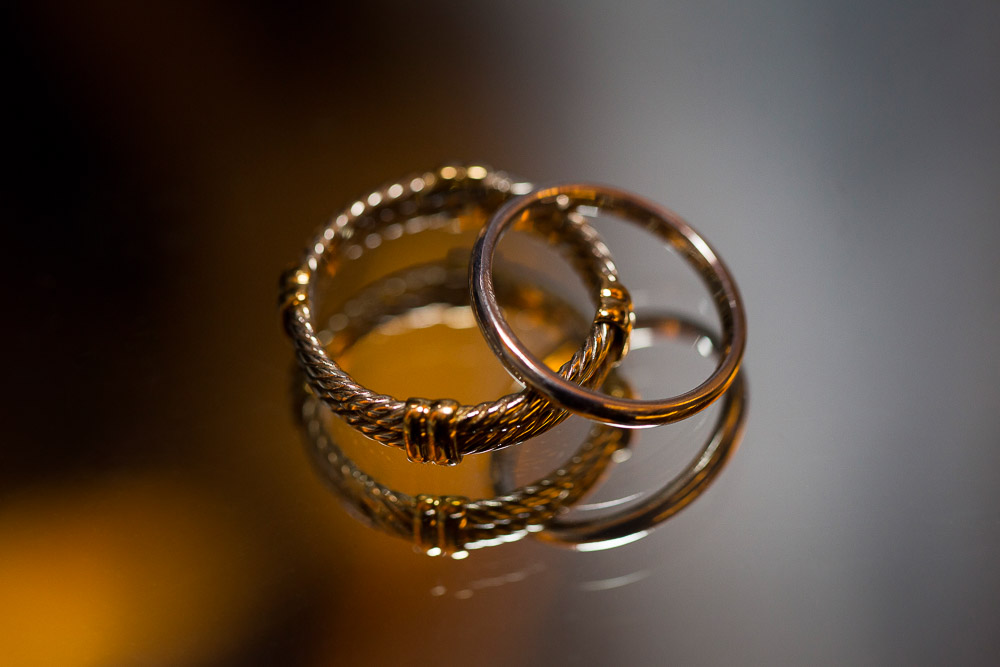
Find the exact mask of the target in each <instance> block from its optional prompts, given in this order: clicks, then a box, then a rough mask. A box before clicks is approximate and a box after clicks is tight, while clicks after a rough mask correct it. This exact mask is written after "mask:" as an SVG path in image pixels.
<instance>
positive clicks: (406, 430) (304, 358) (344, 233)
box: [279, 165, 631, 465]
mask: <svg viewBox="0 0 1000 667" xmlns="http://www.w3.org/2000/svg"><path fill="white" fill-rule="evenodd" d="M530 189H531V186H530V184H527V183H523V182H518V181H515V180H512V179H511V178H509V177H508V176H507V175H506V174H504V173H503V172H497V171H493V170H491V169H488V168H486V167H483V166H480V165H449V166H445V167H441V168H439V169H437V170H435V171H431V172H426V173H424V174H419V175H414V176H411V177H407V178H404V179H401V180H400V181H398V182H394V183H389V184H386V185H384V186H383V187H381V188H379V189H378V190H375V191H374V192H372V193H370V194H368V195H367V196H365V197H362V198H361V199H359V200H357V201H355V202H354V203H353V204H351V205H350V206H348V207H347V208H346V209H345V210H344V211H343V212H341V213H339V214H338V215H335V216H334V217H333V219H332V220H331V221H330V222H329V224H327V225H326V226H325V227H324V228H322V229H321V230H320V232H319V233H318V234H317V236H316V238H315V239H314V241H313V243H312V244H310V246H309V247H308V248H307V250H306V252H305V255H304V257H303V259H302V261H301V263H300V264H299V265H298V266H296V267H295V268H293V269H291V270H290V271H288V272H286V273H285V275H284V277H283V279H282V286H281V297H280V300H279V302H280V305H281V309H282V313H283V319H284V325H285V329H286V331H287V333H288V335H289V336H290V337H291V339H292V341H293V342H294V344H295V348H296V353H297V358H298V362H299V365H300V366H301V368H302V369H303V371H304V372H305V374H306V376H307V378H308V381H309V384H310V386H311V387H312V389H313V391H314V392H315V393H316V395H317V396H318V397H319V398H320V399H322V400H323V401H324V402H325V403H326V404H327V405H328V406H329V407H330V409H331V410H332V411H333V412H335V413H336V414H337V415H339V416H340V417H342V418H343V419H344V420H345V421H346V422H347V423H348V424H350V425H351V426H352V427H353V428H355V429H357V430H358V431H360V432H361V433H363V434H364V435H366V436H367V437H369V438H371V439H373V440H376V441H377V442H380V443H382V444H384V445H388V446H391V447H396V448H400V449H404V450H405V451H406V452H407V453H408V455H409V456H410V457H411V459H412V460H414V461H419V462H431V463H439V464H445V465H454V464H456V463H458V462H459V461H460V460H461V458H462V456H464V455H466V454H475V453H480V452H489V451H494V450H496V449H500V448H502V447H506V446H509V445H513V444H516V443H519V442H523V441H524V440H527V439H528V438H531V437H533V436H535V435H538V434H540V433H543V432H544V431H546V430H548V429H549V428H551V427H553V426H555V425H556V424H558V423H560V422H561V421H563V420H564V419H565V418H566V417H567V416H568V413H567V412H566V411H565V410H563V409H561V408H559V407H558V406H555V405H552V404H551V403H550V401H549V400H548V399H546V398H545V397H544V396H542V395H540V394H539V393H538V392H535V391H533V390H531V389H525V390H522V391H521V392H519V393H516V394H510V395H507V396H504V397H502V398H500V399H498V400H496V401H492V402H485V403H480V404H478V405H460V406H457V407H456V406H453V405H451V404H450V403H446V402H445V403H438V402H436V401H431V405H436V406H438V407H437V408H435V409H433V410H431V409H429V408H428V409H426V410H425V407H424V406H425V404H424V403H423V402H422V401H423V400H424V399H411V401H409V402H407V401H400V400H398V399H396V398H394V397H392V396H387V395H383V394H378V393H376V392H374V391H371V390H370V389H368V388H366V387H363V386H361V385H360V384H358V383H357V382H355V381H354V379H353V378H351V376H350V375H348V374H347V373H346V372H344V371H343V370H342V369H341V368H340V366H338V365H337V363H336V362H335V361H334V360H333V359H331V358H330V356H329V354H328V353H327V351H326V350H325V349H324V345H323V343H322V342H321V341H320V340H319V339H318V338H317V335H316V326H315V322H314V311H313V303H312V302H313V292H314V291H315V283H316V279H317V276H318V275H319V273H320V272H321V271H323V272H325V274H327V275H328V276H329V277H330V278H331V279H332V280H333V281H334V282H335V280H336V277H337V274H338V272H339V271H340V269H341V266H340V264H341V262H340V257H341V256H342V254H343V253H345V252H346V253H353V255H354V256H357V255H359V254H361V253H364V252H368V251H371V250H372V249H373V248H376V247H379V246H381V245H383V244H387V243H390V242H391V241H393V240H395V239H396V238H399V237H400V236H402V235H406V234H415V233H419V232H421V231H424V230H426V229H429V228H433V227H434V226H435V225H436V224H440V220H441V219H442V217H443V218H446V219H449V220H453V219H457V218H458V217H459V214H460V213H465V214H468V212H469V211H470V210H471V211H472V212H473V214H472V215H466V216H465V217H466V219H467V220H476V221H477V224H481V222H478V221H480V220H483V219H485V218H486V217H488V215H489V214H491V213H492V212H494V211H495V210H496V209H497V208H499V207H500V206H501V205H502V204H503V203H504V202H505V201H507V200H508V199H510V198H511V197H512V196H515V195H516V194H519V193H523V192H528V191H530ZM531 228H532V230H533V231H535V232H538V233H540V234H542V235H543V236H545V237H546V239H547V240H548V241H549V242H550V243H552V244H554V245H556V247H558V248H559V250H560V251H561V252H562V254H563V255H564V256H566V257H567V258H568V259H569V260H570V262H571V263H572V265H573V266H574V268H575V269H576V270H577V272H578V273H580V275H581V276H582V277H583V279H584V281H585V282H586V283H587V285H588V286H589V288H590V290H591V294H592V295H593V300H594V302H595V305H596V306H597V307H598V309H603V310H602V312H603V314H602V315H600V316H598V317H595V320H594V322H593V325H592V327H591V329H590V333H589V335H588V336H587V338H586V340H585V341H584V343H583V345H582V346H581V347H580V349H579V350H578V351H577V352H576V353H575V354H574V355H573V356H572V358H571V359H570V360H569V361H567V362H566V363H565V364H564V365H563V366H562V367H561V368H560V369H559V371H558V373H559V374H560V375H561V376H562V377H565V378H566V379H567V380H568V381H569V382H573V383H579V384H582V385H585V386H600V385H601V384H602V383H603V382H604V380H605V379H606V378H607V374H608V372H609V371H610V369H611V368H612V367H613V366H614V365H615V364H616V363H617V362H618V361H619V360H620V359H621V357H622V356H623V354H624V351H625V349H626V348H627V342H628V333H629V327H630V325H631V317H630V315H629V313H630V302H629V301H628V300H627V291H625V290H623V289H621V287H620V284H619V281H618V272H617V269H616V267H615V264H614V262H613V261H612V259H611V257H610V255H609V253H608V249H607V246H606V245H605V244H604V242H603V241H602V240H601V238H600V237H599V236H598V234H597V233H596V232H595V231H594V229H593V228H592V227H590V226H589V225H588V224H587V223H586V222H585V221H584V220H583V218H582V216H579V215H576V214H572V213H571V214H567V213H566V212H564V211H558V212H553V214H552V215H548V216H544V215H543V216H537V217H536V219H534V220H533V225H532V227H531ZM602 295H608V296H602Z"/></svg>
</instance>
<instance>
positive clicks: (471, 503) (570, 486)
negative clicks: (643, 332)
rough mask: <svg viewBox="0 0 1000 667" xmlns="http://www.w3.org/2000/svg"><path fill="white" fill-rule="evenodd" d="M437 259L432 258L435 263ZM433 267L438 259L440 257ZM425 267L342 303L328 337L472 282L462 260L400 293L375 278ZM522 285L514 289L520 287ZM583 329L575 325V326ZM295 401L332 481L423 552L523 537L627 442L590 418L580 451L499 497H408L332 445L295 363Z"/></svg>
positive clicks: (358, 332)
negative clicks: (339, 321)
mask: <svg viewBox="0 0 1000 667" xmlns="http://www.w3.org/2000/svg"><path fill="white" fill-rule="evenodd" d="M433 266H435V265H428V267H433ZM438 266H439V265H438ZM428 267H415V268H412V269H410V270H407V271H404V272H400V273H398V274H394V275H393V276H389V277H387V278H386V279H383V280H382V281H380V282H379V283H376V284H375V285H372V286H370V287H369V288H367V289H365V290H362V292H361V293H359V294H358V295H357V297H356V298H355V300H354V301H353V302H348V304H345V307H344V309H343V310H344V311H347V312H351V313H352V315H351V316H350V317H349V318H348V319H347V322H345V324H344V326H343V327H341V328H340V329H339V331H338V332H337V333H336V334H335V338H334V341H333V343H332V345H333V346H334V347H335V348H336V349H338V350H340V351H346V350H348V349H349V348H350V347H351V346H352V345H353V344H354V343H355V342H356V341H358V340H359V339H360V338H362V337H363V336H364V335H366V334H367V333H368V332H370V331H371V330H373V329H375V328H376V327H377V326H379V325H380V324H382V323H385V322H387V321H391V320H392V319H393V318H398V317H402V316H404V315H405V314H407V313H408V312H412V311H415V310H417V309H423V308H426V307H427V306H428V305H431V304H443V305H461V304H463V303H467V302H468V287H467V286H466V285H465V284H464V280H463V281H451V280H449V278H450V277H453V276H455V275H456V274H459V275H460V276H461V277H462V278H464V276H465V275H467V271H466V270H465V267H464V266H463V267H461V272H460V273H459V271H458V269H457V268H452V269H451V270H450V271H449V272H448V273H447V274H445V273H441V272H436V273H434V275H437V276H438V277H439V281H438V282H437V283H436V284H427V282H425V281H422V280H415V281H409V284H416V285H419V287H416V288H413V289H408V290H407V291H406V292H405V293H403V294H395V293H387V292H386V291H384V290H381V289H380V286H382V285H385V284H388V283H391V282H393V281H395V282H398V281H399V279H404V283H405V282H406V281H405V278H406V277H407V276H418V277H420V276H422V275H429V274H430V271H428V270H427V269H428ZM501 289H502V290H503V292H504V294H505V295H506V294H508V293H510V292H514V294H513V295H512V296H513V297H515V298H512V299H511V301H512V302H513V303H514V304H515V305H517V306H520V307H521V308H523V309H524V310H521V312H522V313H526V314H530V313H532V312H534V313H537V314H538V317H539V319H542V318H546V317H548V316H551V315H556V316H558V317H559V319H558V320H557V321H558V322H559V323H560V324H561V325H562V329H563V332H564V333H568V331H566V330H567V329H568V328H569V327H568V326H567V324H570V323H573V322H574V320H580V319H581V318H580V317H579V315H578V314H576V313H575V312H574V311H573V309H572V308H571V307H569V306H568V304H566V303H565V302H563V301H561V300H559V299H557V298H555V297H554V296H552V295H550V294H548V293H546V292H544V291H542V290H539V289H538V288H536V287H534V286H531V285H528V284H524V283H520V284H517V283H513V284H507V283H506V281H505V283H504V285H501ZM518 294H520V298H517V295H518ZM577 328H579V327H577ZM294 378H295V380H294V382H293V388H292V391H293V400H294V402H295V405H296V408H297V412H298V415H299V418H300V420H301V425H302V431H303V435H304V436H305V441H306V446H307V449H308V450H309V452H310V455H311V458H312V459H313V461H314V463H315V464H316V465H317V467H318V468H319V470H320V472H321V473H322V476H323V478H324V479H325V480H326V481H327V483H328V484H329V486H330V487H331V488H332V489H333V490H334V491H335V492H336V493H337V494H338V495H339V496H341V498H342V499H343V500H344V501H345V502H346V503H348V505H349V506H350V507H351V508H353V509H354V510H356V511H357V512H358V513H360V514H361V515H362V516H363V517H364V518H365V520H366V521H367V522H368V523H369V524H371V525H373V526H374V527H376V528H379V529H381V530H383V531H385V532H387V533H389V534H391V535H394V536H396V537H400V538H403V539H408V540H411V541H413V543H414V544H415V545H416V546H417V547H418V548H419V549H420V550H421V551H423V552H425V553H427V554H429V555H434V556H436V555H449V556H452V557H457V558H461V557H464V555H465V554H466V552H467V550H468V549H476V548H482V547H487V546H494V545H497V544H501V543H505V542H511V541H514V540H517V539H520V538H522V537H524V536H525V535H527V534H528V532H530V531H533V530H537V529H538V528H539V526H541V525H542V524H544V523H545V522H547V521H549V520H551V519H552V518H553V517H554V516H556V515H557V514H558V513H560V512H562V511H563V510H564V509H565V508H566V507H567V506H569V505H571V504H573V503H575V502H576V501H578V500H579V499H580V498H581V497H582V496H583V495H585V494H586V493H587V492H588V491H589V490H590V489H591V488H592V487H593V486H594V485H595V484H596V483H597V482H598V480H599V479H600V478H601V476H602V475H603V473H604V471H605V470H606V469H607V467H608V466H609V465H610V463H611V462H612V460H613V455H614V453H615V452H617V451H618V450H619V449H621V448H623V447H624V446H626V445H627V443H628V440H629V435H630V434H629V432H627V431H623V430H621V429H615V428H612V427H609V426H604V425H600V424H595V425H594V426H593V427H592V428H591V430H590V432H589V434H588V437H587V439H586V441H585V442H584V444H583V445H581V447H580V448H579V449H578V451H577V452H576V453H575V454H573V455H572V456H571V457H570V458H569V459H568V460H567V461H566V462H565V463H564V464H563V465H562V466H560V467H559V468H558V469H556V470H555V471H553V472H552V473H550V474H549V475H547V476H546V477H544V478H542V479H540V480H538V481H536V482H533V483H531V484H528V485H526V486H524V487H522V488H520V489H516V490H511V491H508V492H504V493H501V494H499V495H498V496H497V497H495V498H490V499H484V500H470V499H468V498H465V497H460V496H435V495H426V494H421V495H418V496H409V495H407V494H405V493H402V492H399V491H395V490H393V489H390V488H389V487H387V486H385V485H383V484H381V483H379V482H378V481H376V480H374V479H373V478H371V477H370V476H369V475H367V474H366V473H364V472H363V471H361V470H360V469H359V468H358V467H357V466H356V465H355V464H354V462H353V461H351V460H350V459H349V458H348V457H347V456H346V455H345V453H344V452H343V451H342V450H341V449H340V447H338V446H337V445H336V443H335V442H334V440H333V438H332V437H331V436H330V434H329V432H328V430H327V428H326V425H325V424H324V422H323V415H322V412H323V405H322V403H321V402H320V401H319V400H318V399H317V398H316V396H315V395H314V394H313V393H312V392H310V391H308V390H307V388H306V386H305V381H304V378H303V377H302V375H301V371H299V372H296V373H295V374H294ZM606 386H608V387H609V388H611V390H612V391H616V392H618V393H622V394H625V393H627V392H628V389H627V387H626V386H625V385H624V384H623V383H622V381H621V380H620V379H619V378H617V377H616V376H614V375H613V374H612V376H611V377H610V378H609V380H608V383H607V384H606Z"/></svg>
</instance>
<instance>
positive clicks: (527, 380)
mask: <svg viewBox="0 0 1000 667" xmlns="http://www.w3.org/2000/svg"><path fill="white" fill-rule="evenodd" d="M579 206H588V207H594V208H597V209H598V210H603V211H606V212H609V213H614V214H616V215H618V216H620V217H622V218H623V219H625V220H628V221H629V222H632V223H634V224H636V225H638V226H640V227H642V228H644V229H646V230H647V231H649V232H651V233H653V234H654V235H655V236H657V237H659V238H660V239H662V240H663V241H666V243H667V244H668V245H670V246H672V247H674V248H675V249H677V250H678V251H680V254H681V255H682V256H683V257H684V259H685V260H687V261H688V262H689V263H690V264H691V265H692V266H694V267H695V269H696V270H697V271H698V274H699V276H700V277H701V278H702V280H703V281H704V283H705V284H706V285H707V287H708V289H709V292H710V293H711V295H712V298H713V300H714V302H715V307H716V310H717V312H718V314H719V317H720V319H721V320H722V340H721V347H720V351H721V358H720V361H719V365H718V367H716V369H715V371H714V372H713V373H712V374H711V375H710V376H709V378H708V379H707V380H705V381H704V382H703V383H702V384H700V385H699V386H697V387H695V388H694V389H692V390H690V391H688V392H685V393H683V394H681V395H679V396H675V397H673V398H668V399H655V400H650V399H645V400H638V399H624V398H616V397H614V396H608V395H606V394H602V393H600V392H599V391H597V390H595V389H593V388H592V387H587V386H582V385H581V384H579V383H577V382H573V381H571V380H567V379H566V378H564V377H561V376H559V375H557V374H556V373H553V372H552V371H551V370H550V369H549V368H548V367H547V366H545V364H544V363H542V361H541V360H540V359H538V357H536V356H534V355H533V354H532V353H531V352H530V351H529V350H528V349H527V348H526V347H525V346H524V344H523V343H522V342H521V341H520V340H518V338H517V336H516V334H515V333H514V331H513V330H512V329H511V327H510V325H508V324H507V321H506V320H505V319H504V316H503V313H502V312H501V310H500V306H499V304H498V303H497V300H496V295H495V293H494V288H493V280H492V272H493V256H494V254H495V252H496V248H497V244H498V243H499V241H500V239H501V237H502V236H503V234H504V233H505V232H506V231H507V230H508V229H509V228H510V227H511V226H513V225H514V224H515V223H518V224H522V225H524V224H533V223H534V220H535V219H536V216H537V217H539V218H541V219H546V218H547V217H549V216H551V215H553V214H557V213H558V212H559V211H564V212H565V211H569V210H572V209H574V208H576V207H579ZM470 272H471V273H470V283H471V287H472V302H473V306H474V308H475V312H476V318H477V320H478V321H479V327H480V329H481V330H482V332H483V336H485V338H486V340H487V342H489V344H490V347H491V348H492V349H493V351H494V353H496V355H497V357H499V359H500V360H501V361H502V362H503V364H504V366H505V367H506V368H507V370H508V371H509V372H510V373H511V375H513V376H514V377H515V378H517V379H518V380H520V381H521V382H523V383H524V384H526V385H527V386H529V387H531V388H533V389H535V390H537V391H538V392H540V393H541V394H543V395H545V396H546V397H547V398H548V399H549V400H551V401H552V402H553V403H555V404H557V405H559V406H560V407H563V408H565V409H567V410H569V411H571V412H574V413H576V414H580V415H583V416H585V417H588V418H589V419H593V420H596V421H601V422H604V423H608V424H615V425H618V426H624V427H629V428H641V427H650V426H658V425H660V424H666V423H670V422H674V421H679V420H681V419H684V418H686V417H689V416H691V415H692V414H695V413H696V412H698V411H700V410H703V409H705V408H706V407H708V406H709V405H710V404H711V403H712V402H713V401H715V400H716V399H717V398H719V396H721V395H722V394H723V393H724V392H725V391H726V389H727V387H729V384H730V383H731V382H732V381H733V378H735V377H736V373H737V371H739V368H740V362H741V360H742V358H743V350H744V348H745V347H746V316H745V314H744V311H743V302H742V299H741V298H740V294H739V290H738V289H737V288H736V282H735V281H734V280H733V278H732V276H730V274H729V270H728V269H727V268H726V266H725V264H723V262H722V260H721V259H720V258H719V256H718V255H717V254H716V252H715V251H714V250H713V249H712V248H711V246H709V245H708V243H707V242H706V241H705V240H704V239H703V238H702V237H701V236H699V235H698V233H697V232H695V231H694V229H692V228H691V227H690V225H688V224H687V223H686V222H685V221H684V220H683V219H682V218H681V217H680V216H678V215H677V214H676V213H673V212H672V211H669V210H667V209H665V208H663V207H661V206H659V205H657V204H654V203H653V202H650V201H647V200H645V199H643V198H641V197H639V196H638V195H634V194H632V193H629V192H625V191H623V190H618V189H615V188H610V187H607V186H603V185H589V184H565V185H552V186H548V187H544V188H541V189H538V190H535V191H534V192H531V193H530V194H526V195H524V196H521V197H518V198H516V199H512V200H510V201H508V202H507V203H506V204H504V205H503V206H501V207H500V209H499V210H498V211H497V212H496V213H494V215H493V217H492V218H491V219H490V221H489V223H488V224H487V225H486V226H485V227H484V228H483V229H482V231H481V232H480V235H479V239H478V240H477V241H476V244H475V246H474V247H473V251H472V264H471V267H470ZM603 316H604V311H603V310H602V309H600V308H599V310H598V316H597V317H598V319H600V318H601V317H603Z"/></svg>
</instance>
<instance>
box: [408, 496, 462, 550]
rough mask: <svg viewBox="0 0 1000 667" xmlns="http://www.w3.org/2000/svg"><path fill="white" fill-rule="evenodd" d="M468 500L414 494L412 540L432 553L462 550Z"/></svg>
mask: <svg viewBox="0 0 1000 667" xmlns="http://www.w3.org/2000/svg"><path fill="white" fill-rule="evenodd" d="M468 502H469V500H468V498H463V497H461V496H428V495H423V494H421V495H419V496H417V498H416V512H415V513H414V515H413V541H414V543H415V544H416V545H417V547H419V548H420V549H421V550H422V551H423V552H424V553H427V554H428V555H432V556H438V555H441V556H451V555H453V554H455V553H456V552H459V551H463V547H464V545H465V540H464V538H463V535H462V532H463V531H464V530H465V527H466V525H468V519H467V518H466V516H465V512H466V505H467V503H468Z"/></svg>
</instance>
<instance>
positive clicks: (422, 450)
mask: <svg viewBox="0 0 1000 667" xmlns="http://www.w3.org/2000/svg"><path fill="white" fill-rule="evenodd" d="M458 408H459V403H458V401H453V400H451V399H448V398H443V399H440V400H437V401H431V400H428V399H426V398H410V399H407V401H406V407H405V409H404V411H403V446H404V448H405V450H406V458H408V459H409V460H410V461H413V462H416V463H437V464H439V465H447V466H453V465H456V464H457V463H459V462H460V461H461V460H462V452H461V451H460V450H459V447H458V441H457V438H456V424H455V413H456V412H457V411H458Z"/></svg>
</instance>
